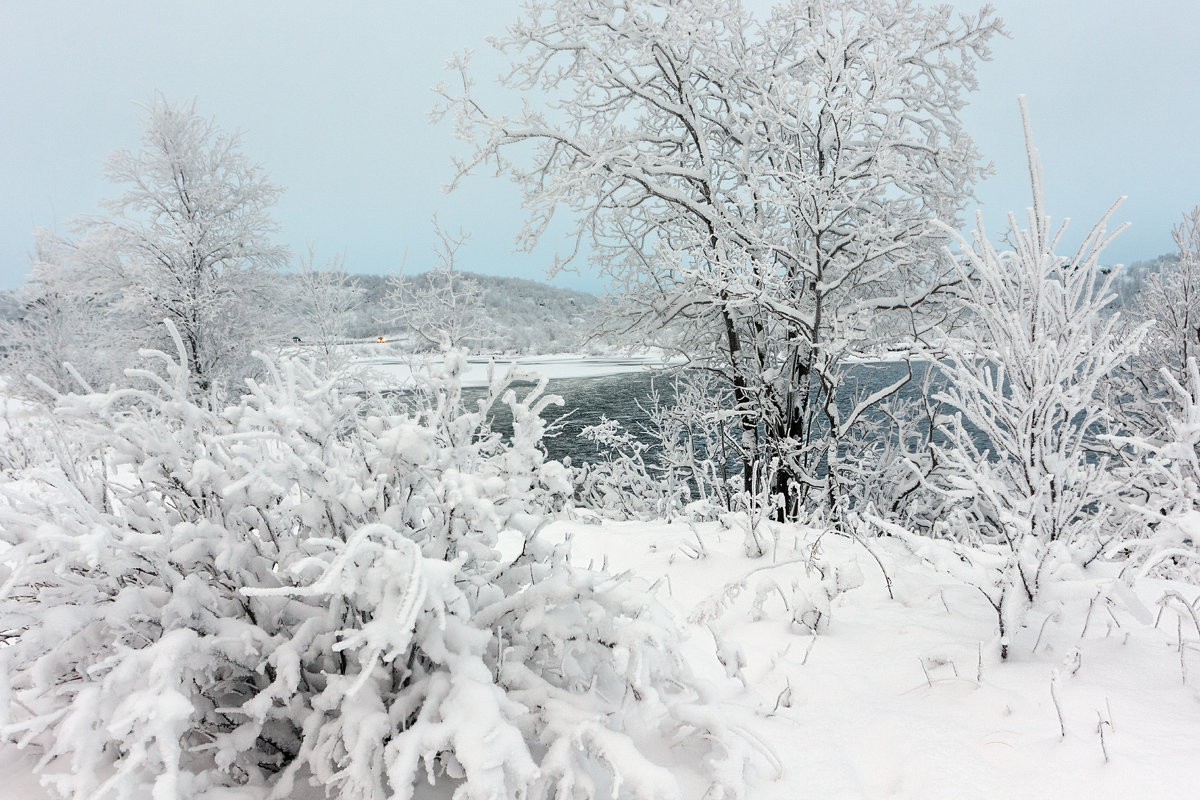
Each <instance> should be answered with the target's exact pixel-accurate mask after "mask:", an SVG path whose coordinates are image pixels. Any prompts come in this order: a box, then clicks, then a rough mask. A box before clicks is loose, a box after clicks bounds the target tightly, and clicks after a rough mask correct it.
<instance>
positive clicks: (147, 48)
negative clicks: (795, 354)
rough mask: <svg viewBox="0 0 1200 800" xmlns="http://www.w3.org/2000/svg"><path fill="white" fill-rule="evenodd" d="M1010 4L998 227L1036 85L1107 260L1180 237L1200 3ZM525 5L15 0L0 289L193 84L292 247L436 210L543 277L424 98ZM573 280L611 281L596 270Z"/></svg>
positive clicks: (486, 267)
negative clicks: (162, 104) (457, 59)
mask: <svg viewBox="0 0 1200 800" xmlns="http://www.w3.org/2000/svg"><path fill="white" fill-rule="evenodd" d="M753 5H755V6H765V5H767V3H766V2H765V1H761V0H755V2H754V3H753ZM956 5H958V6H959V7H962V8H974V7H976V6H975V5H974V4H971V3H966V2H957V3H956ZM995 5H996V6H997V8H998V10H999V12H1000V15H1001V16H1002V17H1003V18H1004V19H1005V22H1006V24H1007V26H1008V28H1009V31H1010V33H1011V35H1012V38H1010V39H1005V40H999V41H997V42H996V43H995V45H994V51H995V52H994V60H993V61H992V62H991V63H988V64H985V65H983V67H982V69H981V73H980V78H981V84H982V85H981V90H980V92H978V93H977V94H976V95H975V96H974V97H973V98H972V104H971V106H970V107H969V109H968V110H967V112H966V115H965V116H966V119H967V122H968V125H969V128H970V131H971V133H972V134H973V135H974V136H975V138H976V141H977V142H978V144H979V146H980V148H981V149H982V151H983V152H984V154H985V156H986V157H987V158H989V159H991V160H992V161H994V162H995V164H996V167H997V171H998V172H997V175H996V176H994V177H992V178H991V179H989V180H988V181H987V182H986V183H984V184H983V185H982V186H981V187H980V189H979V192H978V194H979V198H980V200H981V202H982V205H983V208H984V213H985V216H986V217H987V218H988V220H989V224H990V226H991V227H992V228H993V229H994V230H996V231H997V232H998V231H999V229H1000V228H1001V227H1002V225H1003V222H1004V220H1003V214H1004V212H1005V211H1007V210H1010V209H1012V210H1016V211H1020V210H1022V209H1023V208H1024V207H1025V206H1026V205H1027V204H1028V202H1029V200H1028V188H1027V180H1026V173H1025V162H1024V155H1023V151H1022V141H1021V131H1020V122H1019V117H1018V113H1017V102H1016V96H1017V94H1019V93H1022V92H1023V93H1024V94H1026V95H1027V97H1028V99H1029V104H1030V107H1031V110H1032V113H1033V120H1034V129H1035V133H1036V135H1037V142H1038V145H1039V148H1040V149H1041V152H1042V158H1043V161H1044V164H1045V173H1046V181H1047V200H1048V210H1049V212H1050V213H1051V214H1053V215H1054V216H1055V218H1056V219H1057V218H1061V217H1064V216H1070V217H1071V218H1073V219H1074V220H1076V223H1075V225H1074V226H1073V228H1074V230H1075V231H1076V233H1079V234H1082V233H1083V232H1084V231H1085V230H1086V228H1087V227H1089V226H1090V224H1091V222H1092V221H1094V219H1095V218H1096V217H1097V216H1098V215H1099V214H1101V213H1102V212H1103V211H1104V210H1105V209H1106V208H1107V207H1108V206H1109V204H1110V203H1111V202H1112V201H1113V200H1114V199H1115V198H1116V197H1117V196H1119V195H1127V196H1128V197H1129V199H1128V200H1127V201H1126V203H1125V206H1124V207H1123V209H1122V211H1121V212H1120V213H1119V219H1121V220H1128V221H1130V222H1132V223H1133V227H1132V228H1131V229H1130V230H1129V231H1127V232H1126V233H1125V234H1124V235H1123V236H1122V237H1121V238H1120V239H1118V241H1117V243H1116V244H1115V245H1114V246H1113V248H1112V249H1111V250H1110V251H1109V256H1110V258H1109V260H1111V261H1122V262H1128V261H1132V260H1137V259H1141V258H1150V257H1153V256H1155V255H1158V254H1159V253H1163V252H1167V251H1169V250H1171V249H1172V244H1171V240H1170V229H1171V226H1172V225H1173V224H1174V223H1175V221H1176V220H1177V219H1178V218H1179V216H1180V213H1181V212H1182V211H1183V210H1184V209H1186V208H1190V207H1192V206H1193V205H1195V204H1197V203H1200V136H1198V134H1200V55H1197V53H1198V52H1200V51H1198V50H1197V46H1196V34H1197V33H1198V32H1200V2H1196V0H1137V1H1136V2H1135V1H1134V0H1090V1H1088V0H1041V1H1040V2H1037V1H1036V0H998V2H996V3H995ZM518 10H519V4H518V3H516V2H510V0H440V1H436V0H435V1H434V2H430V1H429V0H426V2H412V1H411V0H399V1H397V2H370V1H368V0H360V2H353V3H349V2H339V3H334V2H308V1H298V0H290V1H289V2H261V1H258V0H256V1H255V2H245V1H244V0H206V1H205V2H199V0H176V1H175V2H143V1H139V0H112V1H111V2H103V3H100V2H96V3H92V2H83V0H78V1H77V2H62V1H61V0H40V1H39V2H35V1H34V0H0V288H10V287H13V286H15V285H17V284H19V283H20V282H21V281H22V280H24V277H25V275H26V274H27V273H28V253H29V251H30V249H31V247H32V243H33V230H34V228H36V227H48V228H53V229H56V230H58V231H59V232H62V233H67V232H68V231H69V228H68V224H67V223H68V221H69V220H70V219H71V218H72V217H76V216H79V215H83V214H88V213H94V212H95V211H96V210H97V209H96V201H97V200H98V199H99V198H101V197H105V196H111V195H112V194H114V189H113V187H112V186H111V185H109V184H107V183H106V182H105V180H104V179H103V177H102V175H101V164H102V162H103V160H104V158H105V156H106V155H107V154H109V153H111V152H112V151H114V150H117V149H119V148H123V147H136V146H137V144H138V139H139V136H140V125H141V112H140V109H139V108H138V107H137V103H139V102H146V101H148V100H149V99H150V98H152V97H153V96H154V94H155V92H161V93H163V94H164V95H165V96H166V97H167V98H168V99H169V100H172V101H187V100H191V99H195V100H196V102H197V108H198V110H199V111H200V113H202V114H203V115H205V116H211V117H214V118H215V119H216V120H217V122H218V124H220V125H221V126H222V127H223V128H225V129H226V130H241V131H242V132H243V134H244V149H245V151H246V152H247V153H248V154H249V155H250V157H251V158H252V159H254V160H255V161H257V162H259V163H260V164H262V166H263V167H264V168H265V170H266V171H267V173H268V174H269V176H270V177H271V179H272V180H273V181H275V182H276V183H279V184H281V185H282V186H284V187H285V188H286V192H285V194H284V196H283V199H282V201H281V202H280V204H279V206H278V208H277V210H276V214H275V216H276V219H277V220H278V221H279V222H280V224H281V226H282V231H281V234H280V239H281V240H282V241H283V242H284V243H286V244H288V245H290V246H291V247H292V248H293V250H294V251H295V252H296V253H299V252H300V251H302V250H304V249H305V248H306V246H307V244H308V243H311V244H313V245H314V246H315V247H316V248H317V253H318V256H319V257H320V256H330V255H334V254H338V253H341V252H342V251H343V250H344V251H345V253H346V257H347V262H348V266H349V268H350V269H351V270H352V271H358V272H388V271H390V270H394V269H396V268H398V267H399V266H400V264H401V262H402V260H403V259H404V256H405V253H407V264H408V269H409V270H410V271H419V270H420V269H423V268H425V266H427V264H428V261H429V253H430V250H431V248H432V244H433V235H432V233H431V226H430V218H431V216H432V214H433V213H434V212H435V211H436V212H438V213H439V215H440V219H441V221H442V223H443V226H444V227H447V228H455V229H456V228H459V227H461V228H463V229H465V230H468V231H470V232H471V234H472V239H471V241H470V242H469V243H468V245H467V246H466V247H465V248H464V249H463V250H462V252H461V258H460V266H461V267H462V268H464V269H468V270H473V271H478V272H490V273H495V274H507V275H521V276H525V277H540V276H541V273H542V270H544V268H545V267H546V266H547V265H548V264H549V263H550V261H551V260H552V257H553V252H554V249H555V246H556V243H555V242H553V241H547V242H546V244H545V245H544V246H543V247H542V248H541V250H540V251H539V252H537V253H535V254H533V255H524V254H518V255H512V254H511V253H510V251H511V249H512V238H513V236H514V234H515V233H516V232H517V230H518V229H519V227H520V225H521V220H522V215H521V209H520V199H519V197H518V195H517V194H516V192H515V190H514V189H513V188H512V187H511V186H510V185H509V184H508V183H507V182H506V181H497V180H495V179H492V178H488V177H479V178H474V179H472V180H471V181H470V182H469V183H468V184H467V185H465V186H464V187H463V189H461V190H459V191H458V192H455V193H454V194H452V195H449V196H446V195H443V194H442V193H441V191H440V187H441V185H442V184H443V183H445V182H446V181H447V180H449V178H450V177H451V166H450V163H449V158H450V154H451V153H452V152H455V150H456V148H461V146H460V145H458V144H457V143H455V142H454V141H453V139H452V137H451V135H450V130H449V127H450V126H449V124H448V123H444V124H441V125H437V126H434V125H430V124H429V123H428V121H427V116H426V115H427V111H428V110H429V108H430V106H431V105H432V103H433V100H434V96H433V93H432V92H431V91H430V89H431V87H432V86H433V85H434V84H436V83H437V82H439V81H440V80H443V79H446V78H448V77H449V75H448V74H447V73H446V72H445V71H444V69H443V64H444V62H445V60H446V59H447V58H448V57H449V56H450V55H451V54H452V53H453V52H454V51H456V50H461V49H463V48H468V47H469V48H473V49H476V50H477V51H478V56H477V60H478V62H479V66H480V67H481V72H480V74H479V82H480V84H481V89H483V87H484V86H485V85H486V83H487V79H488V78H489V77H490V76H492V75H494V74H496V73H497V72H498V71H499V66H500V63H501V62H499V61H497V60H495V58H494V56H491V55H490V54H489V53H487V52H486V50H487V45H486V44H485V42H484V37H485V36H486V35H487V34H489V33H498V32H500V31H501V30H502V29H503V28H504V27H505V25H506V24H508V23H509V22H510V21H512V20H514V19H515V18H516V17H517V15H518ZM459 152H461V149H459ZM558 244H561V243H558ZM558 282H559V283H561V284H563V285H572V284H578V285H580V286H581V287H582V288H589V289H595V288H597V285H596V283H595V281H594V280H592V279H590V278H589V277H587V276H584V277H582V278H578V279H576V278H571V277H566V278H563V279H560V280H559V281H558Z"/></svg>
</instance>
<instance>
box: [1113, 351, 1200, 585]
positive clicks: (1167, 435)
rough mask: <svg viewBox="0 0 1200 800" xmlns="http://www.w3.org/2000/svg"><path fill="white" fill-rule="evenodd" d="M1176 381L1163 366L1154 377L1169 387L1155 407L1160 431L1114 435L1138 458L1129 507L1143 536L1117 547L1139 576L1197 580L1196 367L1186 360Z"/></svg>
mask: <svg viewBox="0 0 1200 800" xmlns="http://www.w3.org/2000/svg"><path fill="white" fill-rule="evenodd" d="M1184 371H1185V374H1186V376H1187V382H1186V384H1185V383H1181V382H1180V381H1178V380H1177V379H1176V378H1175V375H1174V374H1172V371H1171V370H1170V369H1168V368H1166V367H1164V368H1163V369H1162V370H1161V373H1160V375H1159V379H1160V380H1161V381H1162V382H1163V383H1164V385H1166V386H1167V387H1168V388H1169V389H1170V397H1169V398H1164V399H1163V401H1162V402H1161V404H1160V418H1161V419H1162V421H1163V422H1164V424H1165V430H1163V431H1161V432H1157V433H1156V434H1151V433H1139V434H1136V435H1134V434H1130V435H1126V436H1121V437H1114V438H1115V440H1116V442H1117V443H1118V444H1125V445H1128V446H1130V447H1131V448H1132V449H1133V451H1134V452H1135V453H1136V454H1137V455H1138V456H1139V457H1140V458H1141V459H1142V462H1141V463H1142V464H1143V469H1142V470H1141V471H1140V474H1139V475H1138V478H1139V480H1138V488H1139V489H1140V490H1141V491H1142V492H1144V496H1143V497H1141V498H1138V500H1136V501H1134V503H1133V504H1132V505H1133V507H1134V509H1135V510H1136V511H1137V512H1138V513H1139V514H1140V516H1141V518H1142V519H1141V521H1142V523H1143V526H1144V527H1143V528H1142V531H1141V532H1142V535H1141V536H1139V537H1138V538H1136V539H1133V540H1130V541H1127V542H1121V543H1120V544H1119V545H1118V547H1117V548H1114V549H1116V550H1118V551H1120V552H1123V553H1128V554H1129V555H1130V557H1131V558H1130V566H1131V568H1132V569H1133V570H1135V571H1136V574H1138V575H1145V574H1159V575H1163V576H1168V577H1172V578H1183V579H1187V580H1191V581H1192V582H1200V455H1198V450H1197V448H1198V447H1200V369H1198V368H1197V365H1196V361H1195V360H1194V359H1191V358H1189V359H1188V360H1187V363H1186V364H1185V365H1184Z"/></svg>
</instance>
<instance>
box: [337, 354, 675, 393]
mask: <svg viewBox="0 0 1200 800" xmlns="http://www.w3.org/2000/svg"><path fill="white" fill-rule="evenodd" d="M421 363H429V364H440V358H430V359H428V360H427V361H426V362H422V361H420V360H416V359H414V358H413V357H397V356H392V355H387V356H373V357H372V356H365V357H362V358H359V359H358V360H357V361H355V363H354V366H353V369H354V370H355V372H356V373H357V374H359V375H362V376H363V377H364V381H366V382H369V383H371V384H372V385H375V386H378V387H386V388H403V387H404V386H406V385H408V383H409V382H410V381H411V378H412V373H413V368H414V366H416V367H417V368H418V369H419V368H420V367H419V365H420V364H421ZM671 363H678V362H673V361H671V360H670V359H669V358H668V357H667V356H665V355H664V354H663V353H660V352H645V353H638V354H633V355H603V356H600V355H582V354H577V353H559V354H556V355H542V356H471V357H469V358H468V359H467V365H468V366H467V370H466V372H465V373H464V375H463V382H462V383H463V386H486V385H487V382H488V368H489V366H492V368H493V369H495V370H496V372H497V374H503V373H504V372H505V371H506V370H508V369H509V368H510V367H516V368H518V369H520V370H521V371H523V372H526V373H529V374H530V375H532V376H535V377H545V378H549V379H550V380H557V379H561V378H600V377H604V376H606V375H620V374H623V373H628V372H641V371H644V370H648V369H661V368H662V367H664V366H667V365H668V364H671Z"/></svg>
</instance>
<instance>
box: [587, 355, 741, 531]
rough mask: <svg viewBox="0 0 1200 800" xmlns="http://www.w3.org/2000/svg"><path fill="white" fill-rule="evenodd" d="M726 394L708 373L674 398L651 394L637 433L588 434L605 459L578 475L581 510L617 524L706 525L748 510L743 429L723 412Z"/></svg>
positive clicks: (676, 388)
mask: <svg viewBox="0 0 1200 800" xmlns="http://www.w3.org/2000/svg"><path fill="white" fill-rule="evenodd" d="M727 394H728V390H727V389H723V388H722V386H721V384H720V382H719V381H718V379H716V378H714V377H713V376H711V375H709V374H708V373H703V372H685V373H682V374H680V375H676V376H675V378H674V380H673V382H672V384H671V392H670V395H669V399H664V398H663V396H662V395H660V394H659V393H658V392H657V391H652V392H651V394H650V397H649V399H648V402H647V403H646V405H644V406H642V405H640V404H639V408H640V409H641V411H642V414H643V417H644V421H643V422H642V423H640V424H639V426H638V428H637V429H636V430H631V429H629V428H627V427H625V426H624V425H622V424H621V423H620V422H618V421H617V420H612V419H603V420H602V421H601V422H600V423H599V424H596V425H591V426H588V427H586V428H584V429H583V431H582V432H581V434H580V435H581V436H583V437H584V438H585V439H589V440H590V441H592V442H594V443H595V444H596V446H597V448H598V449H600V450H601V451H602V452H603V453H605V454H606V457H604V458H600V459H597V460H595V461H592V462H589V463H586V464H584V465H583V467H582V468H581V469H580V472H579V478H578V488H577V490H576V498H577V501H578V503H579V504H580V505H582V506H585V507H588V508H591V509H594V510H596V511H599V512H600V513H602V514H606V515H608V516H613V517H616V518H619V519H641V520H647V519H656V518H662V517H673V516H678V515H680V514H688V515H689V516H692V517H695V518H698V519H702V518H708V517H711V516H713V515H715V514H716V513H718V512H720V511H721V510H723V509H724V510H726V511H728V510H732V509H733V508H734V507H735V505H739V501H743V502H740V505H743V506H744V505H745V503H744V500H745V498H744V497H741V495H740V492H741V474H740V471H739V472H737V474H736V477H735V475H734V472H735V470H734V469H733V467H734V461H735V458H736V457H738V456H740V455H742V451H741V447H740V445H739V442H738V441H737V439H738V438H740V435H741V430H740V423H739V422H738V421H737V418H736V415H735V414H734V413H733V412H729V411H726V410H723V408H722V403H723V402H725V401H727V397H726V395H727Z"/></svg>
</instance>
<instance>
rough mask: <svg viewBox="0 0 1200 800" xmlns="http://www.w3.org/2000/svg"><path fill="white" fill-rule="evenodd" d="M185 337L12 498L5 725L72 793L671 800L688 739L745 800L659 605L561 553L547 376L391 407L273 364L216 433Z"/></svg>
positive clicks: (114, 393)
mask: <svg viewBox="0 0 1200 800" xmlns="http://www.w3.org/2000/svg"><path fill="white" fill-rule="evenodd" d="M176 344H177V348H178V350H179V351H180V353H181V356H180V358H178V359H171V358H167V357H166V356H164V355H162V354H161V353H160V354H158V355H157V358H158V359H159V367H158V368H157V369H146V370H139V371H133V372H131V373H130V375H131V377H132V378H134V379H136V381H137V385H135V386H131V387H127V388H123V389H119V390H116V389H114V390H111V391H106V392H101V393H95V394H72V395H60V396H57V397H55V398H54V409H53V418H54V419H56V420H57V421H58V423H59V424H60V425H61V430H62V436H63V437H66V438H69V439H70V443H71V447H70V448H67V447H62V448H58V449H57V452H59V453H61V454H62V456H61V457H60V458H59V460H58V463H57V464H56V465H55V464H52V465H49V466H46V467H43V468H41V469H40V470H38V471H37V472H35V473H29V474H27V475H23V476H22V481H21V482H20V483H19V484H10V485H9V486H8V487H7V488H6V497H7V505H6V507H5V508H4V510H3V511H2V512H0V513H2V519H3V525H2V526H0V537H2V541H3V546H4V548H5V549H4V551H3V555H2V557H0V632H2V633H0V635H2V636H3V644H2V646H0V729H2V730H3V731H4V735H5V736H7V737H11V738H14V739H17V740H19V741H20V742H23V743H25V744H28V745H33V746H37V747H41V748H43V750H44V758H43V759H42V761H41V763H40V770H41V772H42V775H43V779H44V780H45V781H46V782H47V784H48V785H49V786H50V787H51V788H52V789H53V790H54V791H56V792H57V793H58V794H59V795H60V796H62V797H64V798H71V799H72V800H83V798H92V799H94V800H113V799H117V800H133V799H134V798H136V799H137V800H141V798H147V797H153V798H156V799H157V800H187V799H188V798H200V797H214V796H218V795H221V796H226V793H224V792H222V788H223V787H234V786H237V787H241V788H240V789H239V790H238V795H237V796H239V797H248V798H267V797H277V798H283V797H290V796H293V795H292V791H293V786H294V784H295V782H296V781H297V780H311V781H313V782H314V783H315V784H317V785H319V786H322V787H324V790H325V792H326V793H327V794H328V796H330V797H334V796H337V797H353V798H356V799H357V800H385V798H386V799H387V800H392V799H393V798H409V797H412V796H413V792H414V787H415V784H416V783H417V782H418V781H426V780H427V781H429V782H433V783H438V784H442V785H449V786H450V787H451V788H452V789H453V791H454V796H455V797H459V798H470V799H472V800H483V799H484V798H501V797H528V798H562V797H573V798H593V797H614V798H655V799H656V800H657V799H658V798H671V797H678V796H679V788H678V786H677V784H676V781H675V778H674V777H673V776H672V775H671V773H670V772H669V771H668V770H667V769H666V768H665V767H664V766H663V764H662V762H661V758H662V756H663V752H662V751H659V750H658V748H657V747H656V746H655V747H651V746H649V744H650V742H655V743H661V742H662V741H664V740H674V741H680V742H681V743H683V744H684V746H685V747H686V748H687V751H688V752H689V753H704V754H706V755H705V756H704V758H705V759H706V763H707V765H708V767H709V773H710V777H711V780H712V781H713V785H714V787H715V788H714V795H715V796H729V795H730V794H733V795H738V794H739V793H740V792H741V791H742V785H741V782H742V770H743V768H744V766H745V759H746V758H747V756H748V754H749V753H750V751H749V750H748V749H747V748H746V747H745V743H744V742H742V741H741V740H740V739H739V738H738V737H736V736H734V735H733V734H732V733H731V732H730V731H729V730H728V728H727V726H726V724H725V723H724V722H723V721H722V715H721V714H720V713H718V712H717V711H716V709H715V708H714V707H712V706H709V705H708V704H707V699H706V695H705V692H706V691H707V689H706V687H705V684H703V683H702V682H700V681H699V680H697V679H696V678H694V677H692V674H691V672H690V670H689V669H688V667H687V665H686V664H685V663H684V658H683V655H682V653H681V651H680V649H679V636H678V632H677V630H676V628H675V627H674V623H673V621H672V620H671V618H670V616H669V615H668V614H667V613H666V612H665V610H664V609H663V608H662V607H661V606H660V605H659V604H658V603H657V602H656V601H655V600H654V598H653V595H652V592H650V591H649V589H648V587H647V586H646V585H645V584H644V582H643V581H640V580H638V579H636V578H635V577H632V576H629V575H624V576H614V575H611V574H607V573H605V572H603V571H601V570H595V569H590V568H583V567H580V566H576V565H574V564H572V562H571V560H570V542H569V540H568V541H567V542H561V541H558V542H553V541H547V540H546V538H545V537H544V536H543V535H542V533H541V530H542V527H543V522H544V520H545V518H546V516H545V515H546V512H547V511H548V510H549V509H552V508H553V507H554V506H555V505H556V504H558V503H559V502H560V501H561V499H562V498H565V497H567V496H569V494H570V492H571V485H570V481H569V479H568V473H567V471H566V469H565V468H564V467H563V466H562V465H561V464H558V463H557V462H547V461H545V460H544V458H543V453H542V450H541V448H540V439H541V435H542V431H543V422H542V420H541V417H540V412H541V410H542V409H543V408H544V407H545V406H546V405H547V404H548V403H550V402H553V398H551V397H549V396H547V395H545V394H544V383H542V384H540V385H537V386H535V387H533V388H532V389H529V390H528V393H527V394H526V395H525V396H523V397H518V396H517V395H516V393H515V392H514V391H513V390H512V389H510V388H509V387H508V379H507V378H505V377H499V376H497V377H495V379H494V380H493V381H492V383H491V386H490V390H489V392H488V393H487V395H486V396H485V397H484V398H483V400H481V401H480V403H479V404H478V405H477V406H476V407H475V408H467V407H465V406H464V404H463V402H462V396H461V392H460V390H459V383H458V378H457V376H458V375H459V374H460V371H461V368H462V367H463V365H464V359H463V355H462V353H461V352H460V351H449V352H447V353H446V358H445V372H444V373H437V374H431V375H430V376H429V377H428V381H429V387H428V388H429V391H427V392H423V393H420V394H417V395H413V396H411V397H409V398H407V399H406V400H405V402H410V403H416V405H415V406H411V407H403V408H397V407H391V406H388V404H387V402H388V401H385V400H383V399H379V400H378V401H377V403H378V405H372V403H371V402H369V401H367V400H365V399H363V398H360V397H357V396H354V395H345V394H342V393H341V392H340V391H339V389H338V385H337V382H336V381H329V380H325V379H322V378H320V377H319V376H318V375H317V374H316V373H314V372H313V371H312V370H310V369H309V368H307V367H306V366H305V365H304V364H303V363H301V362H299V361H295V360H292V361H282V362H279V363H275V362H270V361H268V362H266V364H265V367H264V370H263V371H264V379H263V380H262V381H261V382H256V381H253V380H251V381H250V385H249V391H248V392H247V393H246V394H245V395H243V396H242V397H241V398H240V399H239V402H238V403H237V404H236V405H233V406H231V407H229V408H226V409H224V410H223V411H219V412H218V411H215V410H213V408H212V406H211V404H210V403H208V402H204V400H205V398H201V397H198V396H196V394H195V393H194V391H192V388H193V386H194V381H193V379H192V378H191V376H190V375H189V374H188V371H187V366H186V365H187V361H186V353H187V350H186V344H185V343H184V341H183V339H182V337H179V336H176ZM425 399H428V401H429V402H427V403H426V402H424V401H425ZM501 402H503V403H506V404H507V405H508V406H509V407H510V409H511V411H512V415H513V434H512V436H511V437H510V438H509V439H507V440H504V441H502V440H501V439H500V437H499V436H498V435H496V434H495V433H493V432H492V431H490V430H489V428H488V425H487V419H488V418H489V415H490V409H491V407H492V406H493V405H494V404H496V403H501ZM68 449H70V450H71V451H72V452H71V455H69V456H68V455H66V454H67V452H68ZM695 748H698V750H697V749H695Z"/></svg>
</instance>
